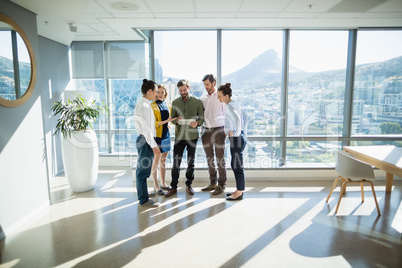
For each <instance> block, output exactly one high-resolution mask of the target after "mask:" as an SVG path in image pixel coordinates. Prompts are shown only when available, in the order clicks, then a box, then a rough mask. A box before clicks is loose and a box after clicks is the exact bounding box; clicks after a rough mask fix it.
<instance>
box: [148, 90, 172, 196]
mask: <svg viewBox="0 0 402 268" xmlns="http://www.w3.org/2000/svg"><path fill="white" fill-rule="evenodd" d="M166 96H167V91H166V88H165V87H164V86H163V85H158V90H157V91H156V100H155V102H153V103H151V107H152V110H153V111H154V115H155V128H156V136H155V141H156V143H157V144H158V146H159V149H160V151H161V154H160V155H157V156H155V157H154V162H153V164H152V179H153V180H154V186H155V192H156V193H157V194H158V195H164V194H165V193H164V192H163V191H162V189H164V190H169V186H167V185H166V182H165V173H166V166H165V164H166V158H167V155H168V154H169V151H170V148H171V147H170V133H169V128H168V123H169V122H171V121H173V120H175V119H176V118H170V107H168V105H167V103H166V101H165V98H166ZM159 164H160V165H159ZM158 166H159V173H160V176H161V184H160V186H159V184H158Z"/></svg>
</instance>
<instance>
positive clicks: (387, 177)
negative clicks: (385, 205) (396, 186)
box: [385, 172, 394, 194]
mask: <svg viewBox="0 0 402 268" xmlns="http://www.w3.org/2000/svg"><path fill="white" fill-rule="evenodd" d="M393 180H394V174H391V173H389V172H387V173H386V174H385V193H387V194H390V193H391V189H392V181H393Z"/></svg>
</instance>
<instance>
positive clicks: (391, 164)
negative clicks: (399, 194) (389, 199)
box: [343, 145, 402, 194]
mask: <svg viewBox="0 0 402 268" xmlns="http://www.w3.org/2000/svg"><path fill="white" fill-rule="evenodd" d="M343 150H344V151H345V152H348V153H349V154H351V155H353V156H354V157H355V158H357V159H360V160H362V161H364V162H366V163H368V164H370V165H373V166H375V167H376V168H379V169H381V170H384V171H385V172H386V176H385V179H386V181H385V183H386V184H385V185H386V186H385V192H386V193H387V194H390V193H391V188H392V181H393V179H394V175H396V176H398V177H401V178H402V148H400V147H395V146H393V145H378V146H377V145H374V146H344V147H343Z"/></svg>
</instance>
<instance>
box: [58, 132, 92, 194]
mask: <svg viewBox="0 0 402 268" xmlns="http://www.w3.org/2000/svg"><path fill="white" fill-rule="evenodd" d="M62 151H63V164H64V172H65V174H66V176H67V179H68V182H69V184H70V187H71V189H72V190H73V191H74V192H86V191H90V190H92V189H93V188H94V186H95V183H96V180H97V178H98V166H99V149H98V140H97V138H96V134H95V131H93V130H86V131H74V132H72V133H71V138H69V137H68V138H62Z"/></svg>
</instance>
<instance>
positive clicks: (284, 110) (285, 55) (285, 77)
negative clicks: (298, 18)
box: [279, 29, 290, 167]
mask: <svg viewBox="0 0 402 268" xmlns="http://www.w3.org/2000/svg"><path fill="white" fill-rule="evenodd" d="M289 36H290V34H289V29H286V30H284V31H283V49H282V87H281V100H282V105H281V123H280V128H281V130H280V136H281V137H283V138H286V136H287V114H288V86H289V41H290V40H289ZM280 150H281V156H280V160H279V166H280V167H281V166H283V165H286V140H285V141H281V147H280Z"/></svg>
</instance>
